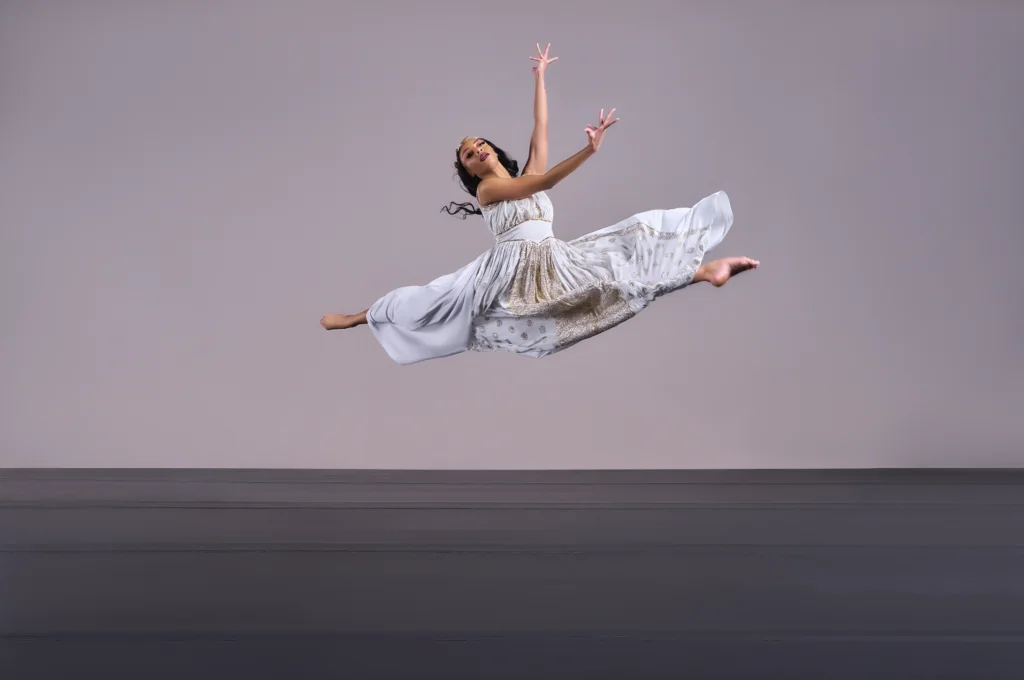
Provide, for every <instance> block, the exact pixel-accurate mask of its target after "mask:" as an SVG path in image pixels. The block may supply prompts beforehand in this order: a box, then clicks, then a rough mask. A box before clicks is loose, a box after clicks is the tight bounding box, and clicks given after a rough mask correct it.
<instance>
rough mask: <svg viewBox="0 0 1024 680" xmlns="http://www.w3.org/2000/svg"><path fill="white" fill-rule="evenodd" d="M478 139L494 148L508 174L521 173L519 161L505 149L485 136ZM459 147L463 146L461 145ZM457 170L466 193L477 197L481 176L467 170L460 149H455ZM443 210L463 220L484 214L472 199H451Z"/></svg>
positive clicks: (515, 174) (514, 175) (516, 174)
mask: <svg viewBox="0 0 1024 680" xmlns="http://www.w3.org/2000/svg"><path fill="white" fill-rule="evenodd" d="M478 139H481V140H483V142H484V143H485V144H487V146H489V147H491V148H492V149H494V154H495V156H497V157H498V162H499V163H501V164H502V166H503V167H504V168H505V169H506V170H508V174H510V175H512V176H513V177H516V176H518V175H519V163H517V162H516V161H515V160H514V159H512V158H509V156H508V154H507V153H505V150H504V149H502V148H499V147H498V146H495V145H494V144H492V143H491V141H490V140H488V139H483V137H478ZM459 148H460V149H461V148H462V147H461V145H460V147H459ZM455 170H456V173H457V174H458V176H459V181H460V182H461V183H462V188H463V189H465V190H466V193H468V194H469V195H470V196H473V197H474V198H476V190H477V188H478V187H479V186H480V178H479V177H473V176H472V175H470V174H469V171H468V170H466V166H464V165H463V164H462V160H461V159H460V158H459V151H458V149H456V150H455ZM453 207H454V210H453ZM441 212H447V213H448V214H449V215H458V216H459V218H460V219H463V220H464V219H466V218H467V217H469V216H470V215H482V214H483V212H482V211H481V210H480V208H477V207H476V206H474V205H473V203H472V202H471V201H467V202H466V203H456V202H455V201H451V202H449V203H448V205H446V206H444V207H443V208H441Z"/></svg>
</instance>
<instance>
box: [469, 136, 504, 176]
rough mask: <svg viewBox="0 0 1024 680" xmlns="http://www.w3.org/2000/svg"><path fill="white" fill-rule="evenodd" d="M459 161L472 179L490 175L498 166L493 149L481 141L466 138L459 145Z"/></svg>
mask: <svg viewBox="0 0 1024 680" xmlns="http://www.w3.org/2000/svg"><path fill="white" fill-rule="evenodd" d="M459 161H460V162H461V163H462V165H463V167H465V168H466V170H467V171H468V172H469V174H470V175H472V176H473V177H483V176H484V175H487V174H490V172H491V170H492V169H493V168H494V166H495V165H496V164H498V157H497V156H496V155H495V153H494V149H492V148H491V146H490V145H489V144H488V143H487V142H485V141H484V140H482V139H479V138H477V137H467V138H466V139H464V140H462V144H460V145H459Z"/></svg>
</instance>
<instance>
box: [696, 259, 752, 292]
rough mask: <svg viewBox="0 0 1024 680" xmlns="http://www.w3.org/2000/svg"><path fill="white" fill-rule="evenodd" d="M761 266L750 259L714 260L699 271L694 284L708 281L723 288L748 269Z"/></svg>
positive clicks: (703, 265)
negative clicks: (731, 279)
mask: <svg viewBox="0 0 1024 680" xmlns="http://www.w3.org/2000/svg"><path fill="white" fill-rule="evenodd" d="M759 264H761V263H760V262H758V261H757V260H752V259H750V258H749V257H725V258H722V259H721V260H712V261H711V262H708V263H706V264H702V265H701V266H700V267H699V268H698V269H697V273H696V274H694V276H693V282H694V283H700V282H701V281H707V282H708V283H710V284H711V285H712V286H715V287H721V286H724V285H725V282H726V281H728V280H729V279H730V278H732V277H733V276H735V275H736V274H739V273H740V272H745V271H747V270H748V269H756V268H757V266H758V265H759Z"/></svg>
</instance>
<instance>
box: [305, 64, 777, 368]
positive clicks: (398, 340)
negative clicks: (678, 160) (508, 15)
mask: <svg viewBox="0 0 1024 680" xmlns="http://www.w3.org/2000/svg"><path fill="white" fill-rule="evenodd" d="M550 47H551V46H550V45H548V47H547V48H546V49H544V50H543V51H541V49H540V45H539V44H538V45H537V52H538V55H539V56H537V57H531V59H532V60H533V61H535V62H537V64H536V66H534V67H533V72H534V77H535V81H536V83H535V103H534V123H535V125H534V130H533V136H532V137H531V139H530V155H529V157H528V159H527V161H526V166H525V167H524V168H523V172H522V174H519V165H518V163H516V162H515V161H514V160H512V159H510V158H509V157H508V155H507V154H506V153H505V152H504V151H503V150H502V149H500V148H498V147H496V146H495V145H494V144H492V143H491V142H489V141H488V140H486V139H482V138H479V137H467V138H465V139H463V140H462V142H461V143H460V144H459V146H458V148H457V149H456V160H455V168H456V170H457V171H458V173H459V178H460V179H461V181H462V184H463V187H464V188H465V190H466V191H467V192H468V193H469V194H470V195H471V196H475V197H476V199H477V201H478V202H479V204H480V208H479V209H477V208H474V207H473V205H472V203H461V204H455V203H454V202H453V203H452V204H449V206H446V207H445V208H442V210H447V211H448V213H449V214H452V215H457V214H460V216H461V217H462V218H463V219H465V218H466V216H467V215H470V214H473V215H482V216H483V218H484V220H485V221H486V222H487V225H488V227H489V228H490V229H491V233H492V234H493V235H494V237H495V240H496V243H495V245H494V247H493V248H491V249H490V250H488V251H487V252H485V253H483V254H481V255H480V256H479V257H477V258H476V259H475V260H474V261H473V262H470V263H469V264H468V265H466V266H465V267H463V268H462V269H459V270H458V271H456V272H454V273H451V274H448V275H446V276H442V277H440V278H437V279H435V280H434V281H431V282H430V283H428V284H426V285H423V286H407V287H404V288H398V289H396V290H393V291H391V292H389V293H387V294H386V295H384V296H383V297H382V298H380V299H379V300H377V301H376V302H375V303H374V304H373V306H371V307H370V308H369V309H367V310H365V311H363V312H360V313H359V314H328V315H326V316H324V317H323V318H322V319H321V320H320V323H321V325H322V326H323V327H324V328H326V329H328V330H335V329H341V328H353V327H355V326H360V325H362V324H367V325H369V327H370V330H371V331H372V332H373V334H374V336H375V337H376V338H377V340H378V341H379V342H380V344H381V345H382V346H383V347H384V350H385V351H386V352H387V353H388V355H389V356H390V357H391V358H392V359H393V360H394V361H395V362H397V363H399V364H412V363H416V362H419V361H425V360H427V359H435V358H439V357H444V356H450V355H453V354H457V353H459V352H464V351H467V350H473V351H490V350H499V349H501V350H506V351H510V352H517V353H519V354H523V355H525V356H529V357H543V356H547V355H548V354H553V353H555V352H558V351H561V350H563V349H565V348H567V347H571V346H572V345H574V344H576V343H577V342H579V341H581V340H584V339H586V338H589V337H592V336H594V335H597V334H598V333H601V332H603V331H606V330H608V329H610V328H612V327H614V326H616V325H618V324H620V323H622V322H623V321H625V320H627V319H629V318H631V317H633V316H635V315H636V314H637V313H638V312H640V310H642V309H644V308H645V307H647V305H649V304H650V303H651V302H652V301H653V300H654V299H655V298H657V297H659V296H661V295H664V294H665V293H668V292H671V291H673V290H677V289H679V288H683V287H685V286H688V285H690V284H692V283H698V282H702V281H706V282H708V283H711V284H712V285H714V286H722V285H724V284H725V282H726V281H728V280H729V278H730V277H731V276H734V275H736V274H737V273H739V272H742V271H745V270H747V269H752V268H755V267H757V266H758V262H757V261H756V260H752V259H750V258H748V257H735V258H727V259H722V260H714V261H712V262H708V263H704V262H703V259H704V256H705V254H706V253H707V252H708V251H710V250H711V249H712V248H714V247H715V246H717V245H718V244H719V243H720V242H721V241H722V239H723V238H724V237H725V235H726V233H727V232H728V231H729V228H730V227H731V226H732V209H731V206H730V204H729V198H728V196H726V194H725V192H718V193H715V194H712V195H711V196H708V197H706V198H704V199H701V200H700V201H699V202H698V203H697V204H696V205H694V206H693V207H692V208H675V209H671V210H649V211H647V212H642V213H638V214H635V215H633V216H631V217H628V218H626V219H625V220H622V221H620V222H619V223H617V224H614V225H612V226H610V227H606V228H604V229H600V230H598V231H594V232H591V233H589V234H587V235H585V236H581V237H580V238H577V239H574V240H572V241H569V242H565V241H560V240H558V239H556V238H555V237H554V236H553V233H552V230H551V222H552V217H553V208H552V205H551V201H550V200H549V199H548V196H547V194H546V193H545V192H547V191H548V190H550V189H551V188H553V187H554V186H556V185H557V184H558V183H559V182H561V181H562V180H563V179H565V178H566V177H568V176H569V174H570V173H571V172H572V171H573V170H575V169H576V168H578V167H579V166H580V165H581V164H582V163H583V162H584V161H585V160H587V159H588V158H590V157H591V156H593V155H594V154H595V153H597V151H598V149H600V148H601V142H602V140H603V139H604V135H605V132H606V131H607V130H608V128H609V127H611V126H612V125H614V124H615V123H616V122H618V120H619V119H618V118H615V119H612V117H611V116H612V114H613V113H614V112H615V109H612V110H611V111H610V112H609V113H608V115H607V116H606V115H605V114H604V110H603V109H602V110H601V113H600V116H599V120H598V125H597V126H593V125H588V126H587V127H586V134H587V140H588V141H587V145H586V146H585V147H584V148H583V149H582V150H581V151H579V152H578V153H576V154H575V155H574V156H572V157H570V158H568V159H566V160H564V161H562V162H561V163H559V164H558V165H556V166H554V167H553V168H551V169H550V170H547V159H548V139H547V127H548V111H547V92H546V90H545V86H544V73H545V71H546V70H547V67H548V65H549V64H551V63H552V62H554V61H555V60H556V59H558V57H554V58H551V59H549V58H548V50H549V49H550ZM452 205H454V206H455V208H456V209H455V210H452V209H451V206H452Z"/></svg>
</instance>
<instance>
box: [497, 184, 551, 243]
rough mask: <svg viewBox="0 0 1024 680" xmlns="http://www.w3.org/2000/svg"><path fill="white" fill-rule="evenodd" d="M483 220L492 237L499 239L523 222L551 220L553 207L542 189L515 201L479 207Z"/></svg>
mask: <svg viewBox="0 0 1024 680" xmlns="http://www.w3.org/2000/svg"><path fill="white" fill-rule="evenodd" d="M480 211H481V212H482V213H483V216H484V220H486V221H487V226H488V227H489V228H490V230H491V233H492V234H493V235H494V238H496V239H500V237H501V236H502V234H505V233H506V232H508V231H510V230H512V229H514V228H516V227H517V226H519V225H520V224H522V223H523V222H532V221H541V222H551V221H552V220H553V219H554V216H555V207H554V206H553V205H552V204H551V199H550V198H548V195H547V194H546V193H544V192H543V191H538V192H537V193H535V194H534V195H533V196H529V197H527V198H520V199H517V200H515V201H498V202H497V203H491V204H490V205H485V206H483V207H481V208H480Z"/></svg>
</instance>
